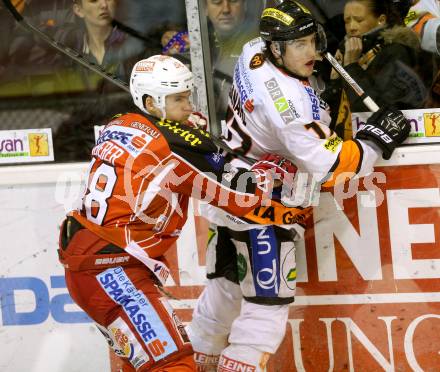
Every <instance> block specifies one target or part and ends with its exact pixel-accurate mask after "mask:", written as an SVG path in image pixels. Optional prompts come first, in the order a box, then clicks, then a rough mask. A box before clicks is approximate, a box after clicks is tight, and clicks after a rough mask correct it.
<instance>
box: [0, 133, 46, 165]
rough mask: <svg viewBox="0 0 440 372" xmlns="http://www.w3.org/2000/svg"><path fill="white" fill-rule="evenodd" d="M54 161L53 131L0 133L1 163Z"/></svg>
mask: <svg viewBox="0 0 440 372" xmlns="http://www.w3.org/2000/svg"><path fill="white" fill-rule="evenodd" d="M52 160H53V149H52V132H51V129H33V130H27V129H25V130H17V131H9V130H7V131H0V163H28V162H36V161H38V162H42V161H52Z"/></svg>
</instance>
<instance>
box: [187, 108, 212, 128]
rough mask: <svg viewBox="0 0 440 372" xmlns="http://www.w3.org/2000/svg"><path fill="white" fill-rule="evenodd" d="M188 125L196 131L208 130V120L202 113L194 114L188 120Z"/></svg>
mask: <svg viewBox="0 0 440 372" xmlns="http://www.w3.org/2000/svg"><path fill="white" fill-rule="evenodd" d="M186 123H187V125H189V126H190V127H192V128H195V129H202V130H207V127H208V119H206V117H205V116H203V114H201V113H200V112H193V113H192V114H191V115H190V116H189V118H188V119H187V122H186Z"/></svg>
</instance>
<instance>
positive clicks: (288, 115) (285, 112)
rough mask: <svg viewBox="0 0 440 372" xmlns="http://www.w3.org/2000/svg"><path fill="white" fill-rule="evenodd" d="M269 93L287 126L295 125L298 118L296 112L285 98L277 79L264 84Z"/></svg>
mask: <svg viewBox="0 0 440 372" xmlns="http://www.w3.org/2000/svg"><path fill="white" fill-rule="evenodd" d="M264 85H265V86H266V89H267V91H268V92H269V95H270V98H272V101H273V103H274V105H275V109H276V110H277V111H278V113H279V114H280V116H281V119H282V120H283V122H284V123H285V124H290V123H293V121H294V120H295V118H296V115H297V114H296V112H294V111H292V109H291V108H290V105H289V102H288V101H287V99H286V97H284V95H283V92H282V90H281V88H280V86H279V84H278V82H277V80H276V79H275V78H272V79H270V80H267V81H265V82H264Z"/></svg>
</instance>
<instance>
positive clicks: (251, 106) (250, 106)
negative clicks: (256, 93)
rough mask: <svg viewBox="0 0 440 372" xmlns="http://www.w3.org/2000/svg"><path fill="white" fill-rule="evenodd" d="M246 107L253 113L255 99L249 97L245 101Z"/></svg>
mask: <svg viewBox="0 0 440 372" xmlns="http://www.w3.org/2000/svg"><path fill="white" fill-rule="evenodd" d="M243 106H244V108H245V109H246V111H247V112H249V113H251V112H252V111H254V100H253V99H248V100H247V101H246V102H245V103H244V105H243Z"/></svg>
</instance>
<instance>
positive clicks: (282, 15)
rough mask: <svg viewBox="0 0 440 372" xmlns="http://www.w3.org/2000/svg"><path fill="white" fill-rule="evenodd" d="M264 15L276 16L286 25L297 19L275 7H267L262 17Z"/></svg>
mask: <svg viewBox="0 0 440 372" xmlns="http://www.w3.org/2000/svg"><path fill="white" fill-rule="evenodd" d="M264 17H270V18H274V19H276V20H278V21H280V22H281V23H284V24H285V25H286V26H290V24H291V23H292V22H293V21H294V20H295V18H293V17H291V16H290V15H288V14H286V13H284V12H282V11H280V10H278V9H275V8H267V9H265V10H264V11H263V14H262V15H261V18H264Z"/></svg>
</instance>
